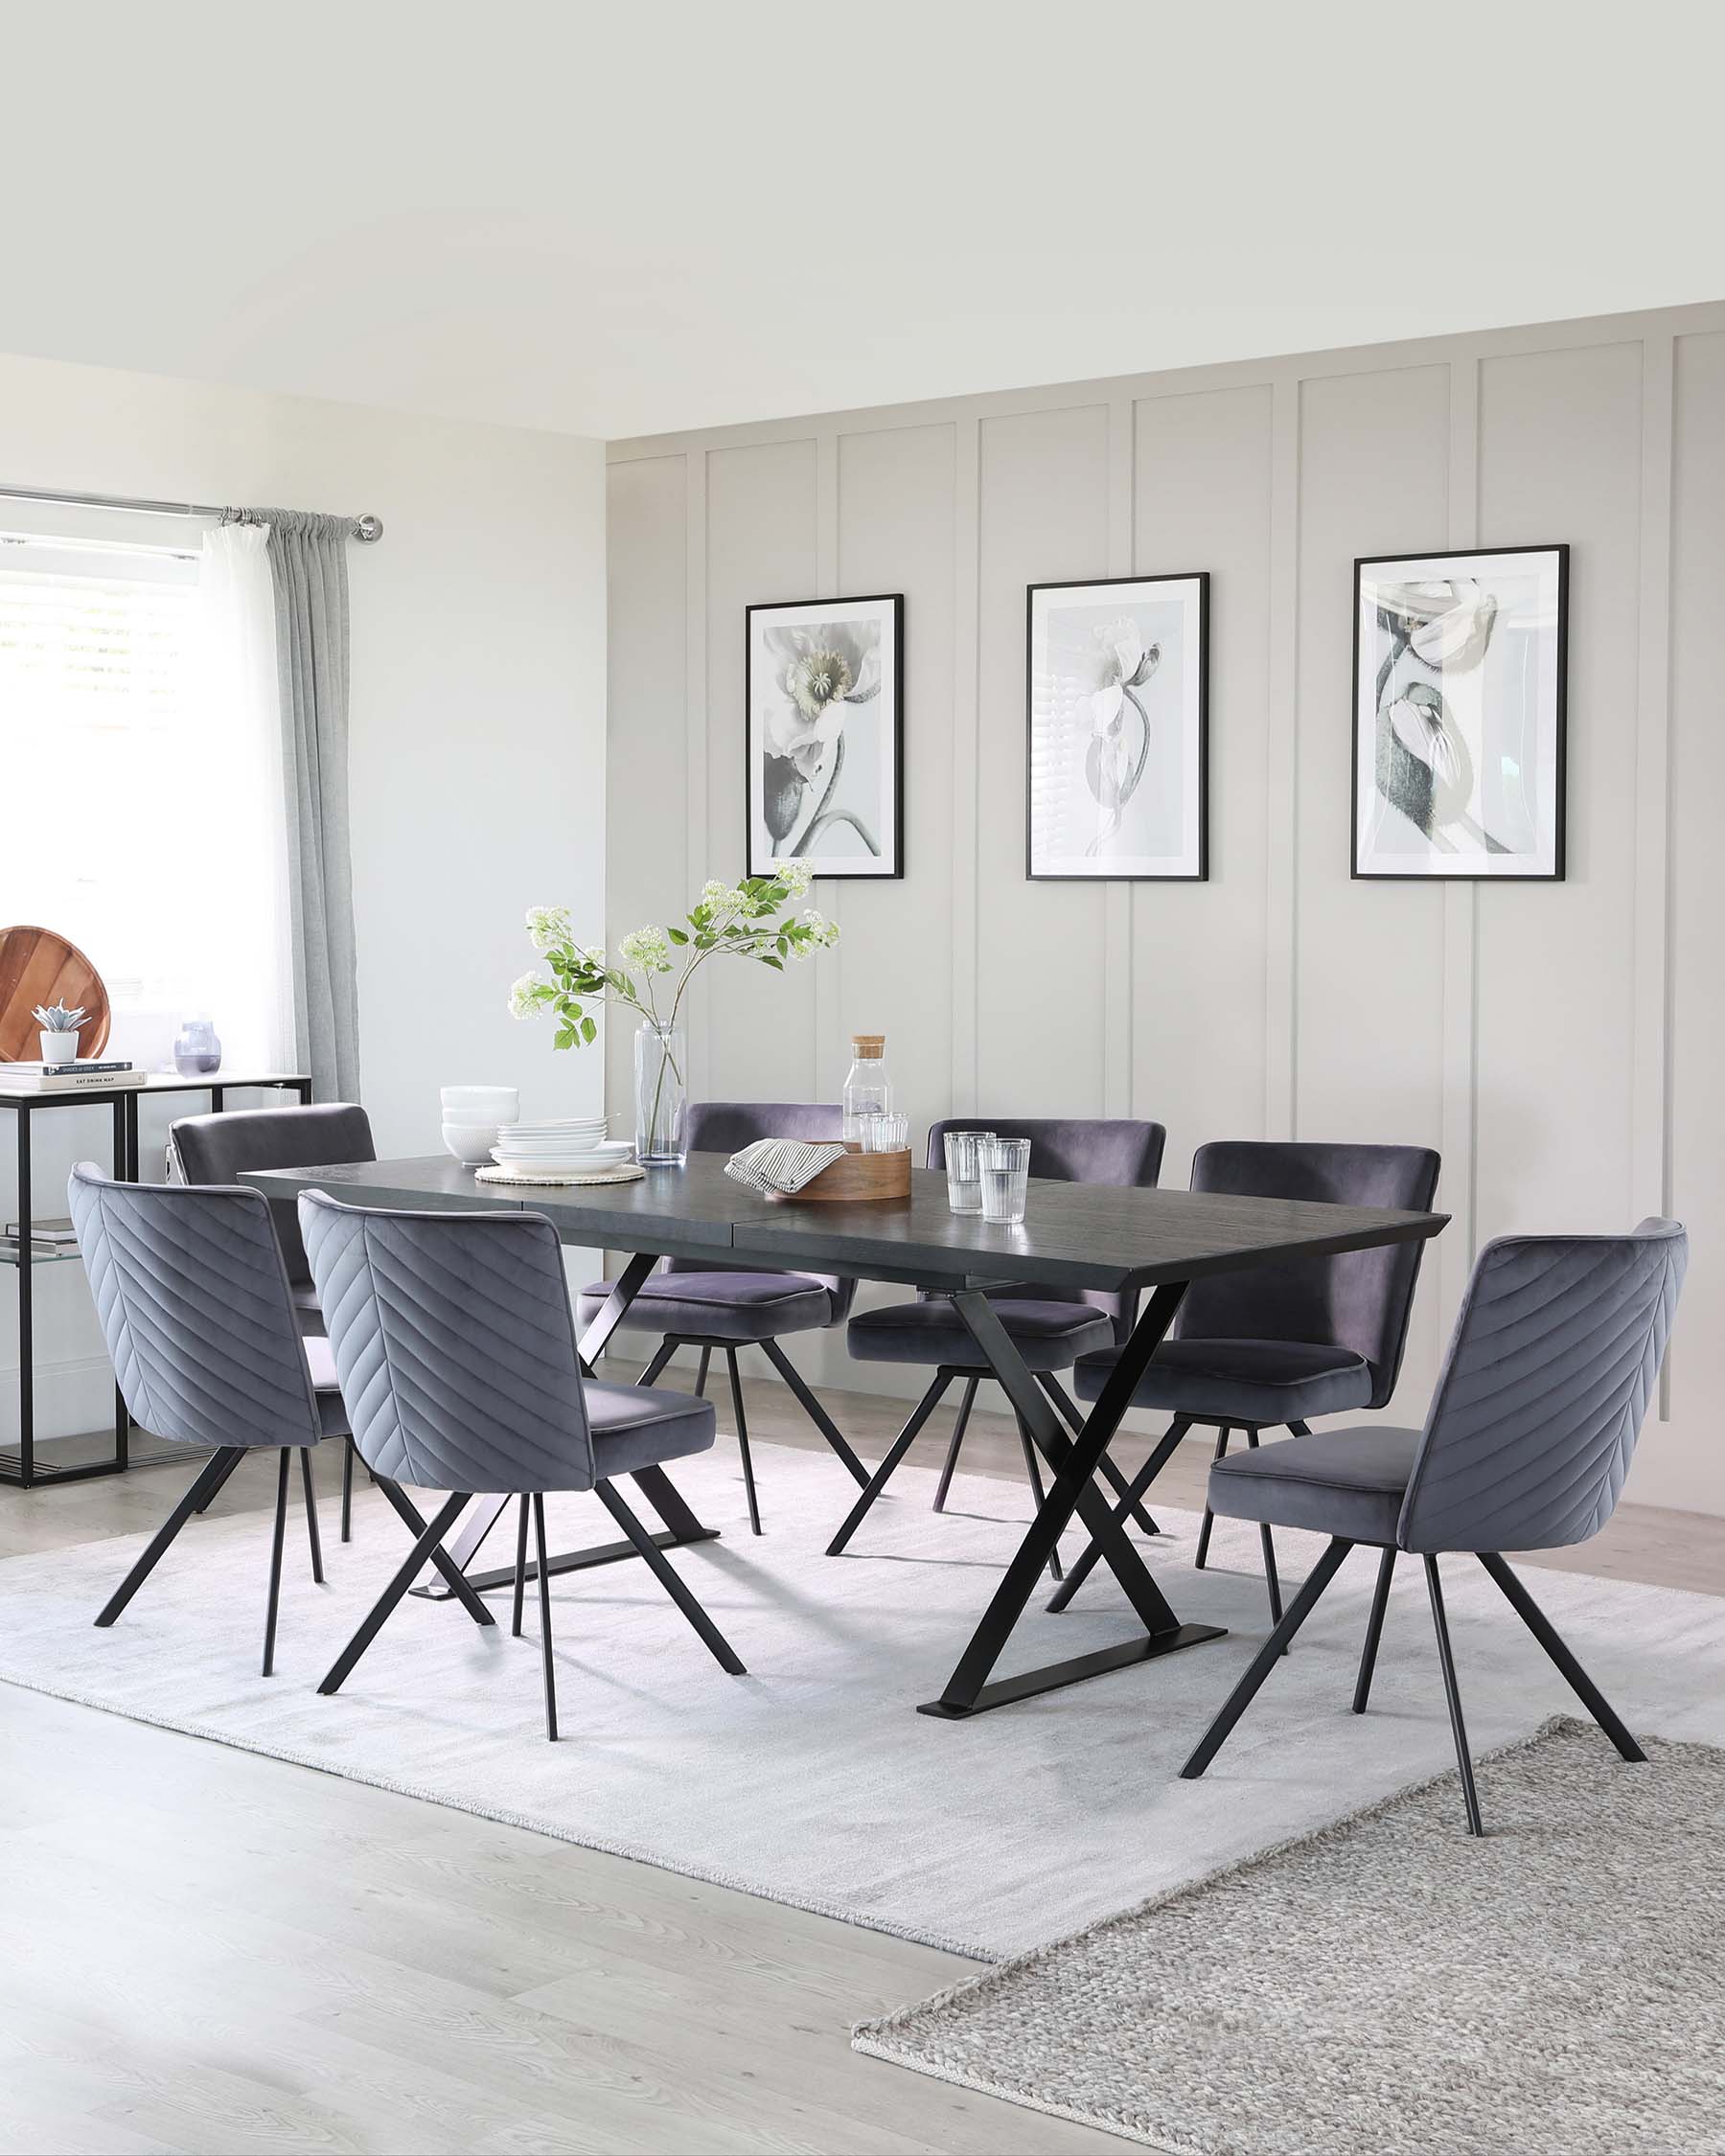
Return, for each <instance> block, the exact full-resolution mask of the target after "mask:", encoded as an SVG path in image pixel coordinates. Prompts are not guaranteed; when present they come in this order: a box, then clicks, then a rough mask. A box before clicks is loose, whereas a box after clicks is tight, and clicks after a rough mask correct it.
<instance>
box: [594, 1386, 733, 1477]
mask: <svg viewBox="0 0 1725 2156" xmlns="http://www.w3.org/2000/svg"><path fill="white" fill-rule="evenodd" d="M583 1390H584V1392H585V1393H586V1411H587V1422H588V1425H589V1426H590V1428H591V1430H592V1433H593V1457H594V1461H595V1463H596V1465H597V1467H598V1470H599V1479H600V1481H602V1482H608V1481H609V1480H610V1479H611V1477H612V1476H614V1475H631V1474H632V1473H633V1472H634V1470H635V1469H636V1468H637V1467H655V1466H656V1465H658V1464H659V1462H661V1461H663V1460H668V1459H686V1458H687V1457H688V1456H689V1455H690V1454H691V1453H704V1452H707V1451H709V1450H710V1449H711V1447H712V1443H713V1431H714V1421H713V1411H712V1409H711V1408H709V1407H708V1406H707V1404H706V1402H705V1401H704V1400H697V1399H695V1398H694V1397H693V1396H692V1395H691V1394H689V1393H687V1392H663V1391H661V1390H660V1389H659V1388H658V1387H657V1386H639V1385H601V1384H599V1383H598V1382H597V1381H595V1380H594V1379H591V1378H589V1379H588V1380H587V1381H586V1385H585V1386H584V1387H583Z"/></svg>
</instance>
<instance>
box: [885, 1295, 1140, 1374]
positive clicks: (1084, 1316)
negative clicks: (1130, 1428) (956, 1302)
mask: <svg viewBox="0 0 1725 2156" xmlns="http://www.w3.org/2000/svg"><path fill="white" fill-rule="evenodd" d="M988 1299H989V1301H990V1303H991V1304H992V1306H993V1308H994V1313H995V1316H996V1317H997V1318H999V1319H1000V1323H1001V1324H1002V1325H1003V1326H1004V1327H1005V1328H1006V1332H1007V1336H1008V1337H1009V1338H1010V1340H1011V1341H1012V1343H1013V1345H1014V1346H1015V1347H1016V1348H1017V1349H1018V1351H1019V1353H1020V1354H1021V1355H1022V1356H1023V1359H1024V1364H1025V1366H1026V1368H1028V1369H1030V1370H1033V1371H1044V1370H1065V1369H1069V1368H1070V1367H1071V1365H1072V1364H1073V1363H1074V1362H1075V1361H1076V1360H1077V1358H1078V1357H1079V1356H1080V1355H1089V1354H1092V1353H1093V1352H1094V1351H1095V1350H1096V1349H1098V1348H1102V1347H1107V1346H1108V1345H1110V1344H1111V1342H1113V1340H1114V1321H1113V1319H1111V1318H1110V1317H1109V1316H1108V1314H1107V1313H1106V1312H1105V1311H1100V1310H1096V1309H1093V1308H1092V1306H1091V1305H1090V1304H1089V1303H1087V1302H1043V1301H1039V1300H1037V1299H1035V1298H1033V1297H1030V1296H990V1297H989V1298H988ZM845 1343H846V1345H847V1346H848V1347H849V1349H850V1351H851V1353H852V1354H853V1355H854V1356H855V1357H856V1359H857V1361H858V1362H859V1363H920V1364H923V1365H934V1364H946V1365H950V1366H951V1367H953V1368H954V1369H960V1370H986V1369H987V1367H988V1365H987V1363H986V1362H985V1361H984V1359H983V1355H982V1351H981V1349H980V1348H979V1347H978V1346H977V1343H976V1342H975V1341H974V1340H973V1339H972V1338H971V1335H970V1330H969V1328H968V1327H967V1326H966V1324H965V1322H964V1320H963V1319H962V1318H960V1317H959V1315H958V1313H957V1312H956V1311H955V1310H954V1308H953V1305H952V1303H951V1302H950V1301H949V1300H948V1299H947V1297H946V1296H934V1297H931V1299H930V1300H929V1301H927V1302H894V1303H888V1304H887V1306H886V1307H885V1309H884V1310H864V1311H863V1312H862V1313H861V1314H860V1315H859V1316H858V1317H855V1318H853V1319H851V1321H850V1324H849V1325H848V1327H847V1328H846V1330H845Z"/></svg>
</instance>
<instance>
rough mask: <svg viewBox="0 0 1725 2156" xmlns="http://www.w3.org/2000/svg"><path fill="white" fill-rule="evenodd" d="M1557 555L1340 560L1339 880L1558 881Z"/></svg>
mask: <svg viewBox="0 0 1725 2156" xmlns="http://www.w3.org/2000/svg"><path fill="white" fill-rule="evenodd" d="M1568 632H1569V548H1568V547H1567V546H1507V547H1471V548H1467V549H1464V550H1462V551H1461V552H1445V553H1438V554H1387V555H1376V556H1369V557H1365V558H1362V559H1361V560H1359V561H1356V562H1355V563H1354V646H1353V650H1354V663H1353V815H1352V829H1353V864H1352V865H1353V873H1354V875H1355V876H1356V877H1387V878H1397V879H1409V878H1414V879H1418V878H1422V877H1423V878H1457V879H1492V878H1496V879H1501V880H1504V881H1507V882H1530V881H1531V882H1548V883H1554V882H1558V881H1560V880H1561V878H1562V876H1563V872H1564V859H1563V855H1564V790H1565V768H1564V767H1565V726H1566V713H1565V701H1566V688H1567V667H1568V659H1567V647H1568Z"/></svg>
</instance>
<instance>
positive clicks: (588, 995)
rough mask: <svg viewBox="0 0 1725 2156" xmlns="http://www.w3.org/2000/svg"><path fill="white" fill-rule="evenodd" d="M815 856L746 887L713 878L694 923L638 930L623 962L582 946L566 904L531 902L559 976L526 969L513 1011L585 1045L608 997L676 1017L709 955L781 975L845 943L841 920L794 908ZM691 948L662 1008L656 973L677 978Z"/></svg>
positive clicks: (535, 930)
mask: <svg viewBox="0 0 1725 2156" xmlns="http://www.w3.org/2000/svg"><path fill="white" fill-rule="evenodd" d="M809 879H810V871H809V866H808V863H807V862H806V861H800V860H793V861H787V862H786V863H785V865H784V866H783V867H782V868H780V869H778V870H776V871H775V873H774V874H772V875H771V876H748V877H746V878H745V879H744V880H743V882H742V883H716V882H715V883H707V884H705V885H703V886H702V889H701V897H700V899H699V900H698V901H697V903H696V904H695V905H694V906H692V907H691V908H690V909H689V911H688V912H687V913H686V914H685V915H684V916H683V918H684V920H685V921H686V922H687V924H688V926H687V927H686V928H683V929H663V928H658V927H655V926H652V925H650V926H648V927H646V928H640V929H631V930H630V932H629V934H628V935H626V936H625V937H624V938H623V939H622V941H621V942H620V943H619V944H618V946H617V952H618V956H619V957H620V959H621V961H622V963H621V964H615V963H612V962H611V961H610V960H609V959H608V957H607V955H606V953H605V952H604V951H603V950H602V949H589V948H588V947H587V946H586V945H584V944H580V943H577V942H576V940H575V931H574V926H573V923H572V922H571V920H570V916H569V909H568V907H567V906H531V907H529V908H528V913H527V933H528V939H529V941H530V942H531V943H532V945H533V948H534V949H535V950H536V951H538V952H543V954H544V959H545V964H546V965H547V966H548V967H549V969H550V972H551V976H552V977H551V978H550V979H549V980H547V979H545V977H544V975H542V974H541V973H539V972H534V973H529V974H523V975H521V977H520V979H519V980H517V982H516V984H515V986H514V987H513V988H512V989H511V990H510V992H509V1009H510V1014H511V1016H512V1017H515V1018H518V1019H531V1018H543V1017H546V1016H547V1015H549V1016H551V1017H554V1018H555V1019H556V1020H557V1021H558V1022H557V1032H556V1035H555V1037H554V1038H553V1040H552V1046H553V1047H555V1048H577V1047H584V1046H586V1044H588V1043H590V1042H591V1041H592V1040H593V1038H594V1036H595V1035H596V1034H597V1032H598V1030H599V1028H598V1023H597V1021H596V1020H595V1018H594V1016H593V1013H592V1011H591V1009H590V1008H589V1007H588V1006H589V1005H591V1004H594V1003H597V1004H599V1005H601V1007H603V1004H604V1000H605V998H607V997H609V998H612V1000H614V1001H616V1002H619V1003H624V1004H627V1005H628V1006H629V1008H630V1009H631V1010H634V1011H638V1012H639V1013H640V1014H641V1016H642V1018H644V1019H645V1020H646V1021H648V1022H649V1024H652V1025H656V1026H661V1027H668V1026H671V1025H674V1024H675V1023H676V1021H677V1016H678V1011H679V1010H680V1009H681V1008H682V999H683V998H684V996H685V995H686V994H687V993H688V987H689V983H690V981H692V980H693V979H694V977H695V975H696V974H697V973H699V972H700V970H701V967H702V966H703V965H705V963H706V961H707V960H708V959H709V958H712V957H715V956H718V957H730V958H752V959H755V960H756V961H757V962H758V963H759V964H761V965H763V966H770V967H772V968H773V970H774V971H775V972H779V973H782V972H783V971H784V965H785V961H786V959H787V958H809V957H812V956H813V955H814V954H815V952H817V951H826V950H830V949H831V948H832V946H833V945H834V944H836V943H837V942H838V941H839V929H838V924H837V923H836V922H832V921H829V920H827V919H826V918H825V916H824V915H823V914H820V913H818V912H816V909H815V908H814V907H813V906H807V907H805V908H804V910H803V911H802V912H801V913H800V914H799V915H797V917H796V918H795V919H791V918H790V917H789V916H788V915H787V914H786V910H785V909H786V908H787V907H788V906H791V905H792V904H793V902H794V901H795V900H797V899H800V898H801V897H803V896H804V894H805V893H806V892H807V890H808V888H809ZM674 952H682V953H683V958H682V970H681V973H680V975H678V979H677V981H676V983H675V986H674V987H672V989H671V991H670V997H671V1000H670V1007H669V1009H668V1010H666V1011H664V1012H663V1013H662V1014H661V1011H660V1007H659V998H658V994H657V989H656V980H657V976H658V975H662V974H676V973H677V972H678V960H677V957H676V956H675V955H674Z"/></svg>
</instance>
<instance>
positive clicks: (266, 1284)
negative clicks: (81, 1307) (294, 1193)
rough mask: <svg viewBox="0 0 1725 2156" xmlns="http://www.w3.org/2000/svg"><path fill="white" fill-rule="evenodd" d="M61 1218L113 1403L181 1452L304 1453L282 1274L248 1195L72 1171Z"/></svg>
mask: <svg viewBox="0 0 1725 2156" xmlns="http://www.w3.org/2000/svg"><path fill="white" fill-rule="evenodd" d="M66 1204H67V1209H68V1210H69V1211H70V1213H71V1215H72V1225H73V1227H74V1229H75V1230H76V1232H77V1235H78V1248H79V1251H80V1253H81V1256H82V1258H83V1262H84V1271H85V1273H88V1275H89V1280H90V1292H91V1294H92V1295H93V1296H95V1298H96V1310H97V1315H98V1316H99V1317H100V1319H101V1320H102V1329H103V1332H104V1334H105V1336H106V1338H107V1347H108V1354H109V1356H110V1358H111V1359H112V1362H113V1365H114V1376H115V1379H116V1380H117V1382H118V1384H119V1387H120V1391H121V1395H122V1397H123V1398H124V1399H125V1401H126V1405H127V1408H128V1409H129V1410H130V1411H131V1413H132V1414H133V1415H134V1416H135V1417H136V1418H137V1420H138V1422H139V1423H140V1424H142V1426H143V1427H144V1428H145V1429H146V1430H148V1431H150V1432H152V1433H153V1434H155V1435H156V1436H158V1437H168V1438H173V1439H174V1440H176V1441H177V1442H178V1443H180V1444H184V1445H221V1446H232V1445H242V1446H254V1445H277V1446H280V1445H315V1444H316V1443H317V1441H318V1438H319V1435H320V1434H321V1429H320V1425H319V1421H318V1413H317V1400H316V1395H315V1393H314V1392H313V1391H312V1388H311V1377H310V1375H309V1373H308V1371H307V1367H306V1358H305V1352H304V1350H303V1348H302V1346H301V1343H300V1330H299V1323H298V1320H297V1318H296V1316H295V1313H294V1308H293V1300H292V1296H291V1295H290V1294H289V1291H288V1274H287V1272H286V1270H285V1268H284V1266H283V1263H282V1252H281V1249H280V1247H279V1245H278V1244H277V1242H276V1238H275V1230H274V1229H273V1228H272V1227H271V1226H270V1223H269V1208H268V1206H267V1205H266V1204H265V1202H264V1200H263V1199H262V1198H261V1197H260V1196H259V1195H258V1193H257V1192H256V1191H255V1190H220V1189H194V1188H189V1187H188V1186H187V1185H186V1184H184V1183H139V1182H116V1181H114V1180H113V1179H112V1178H111V1177H109V1176H104V1174H103V1173H102V1171H101V1169H100V1168H98V1167H96V1166H94V1165H93V1164H92V1163H91V1162H90V1161H88V1160H83V1161H81V1162H80V1163H79V1165H78V1166H77V1167H75V1168H74V1169H73V1171H72V1175H71V1178H70V1180H69V1181H68V1182H67V1185H66Z"/></svg>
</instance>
